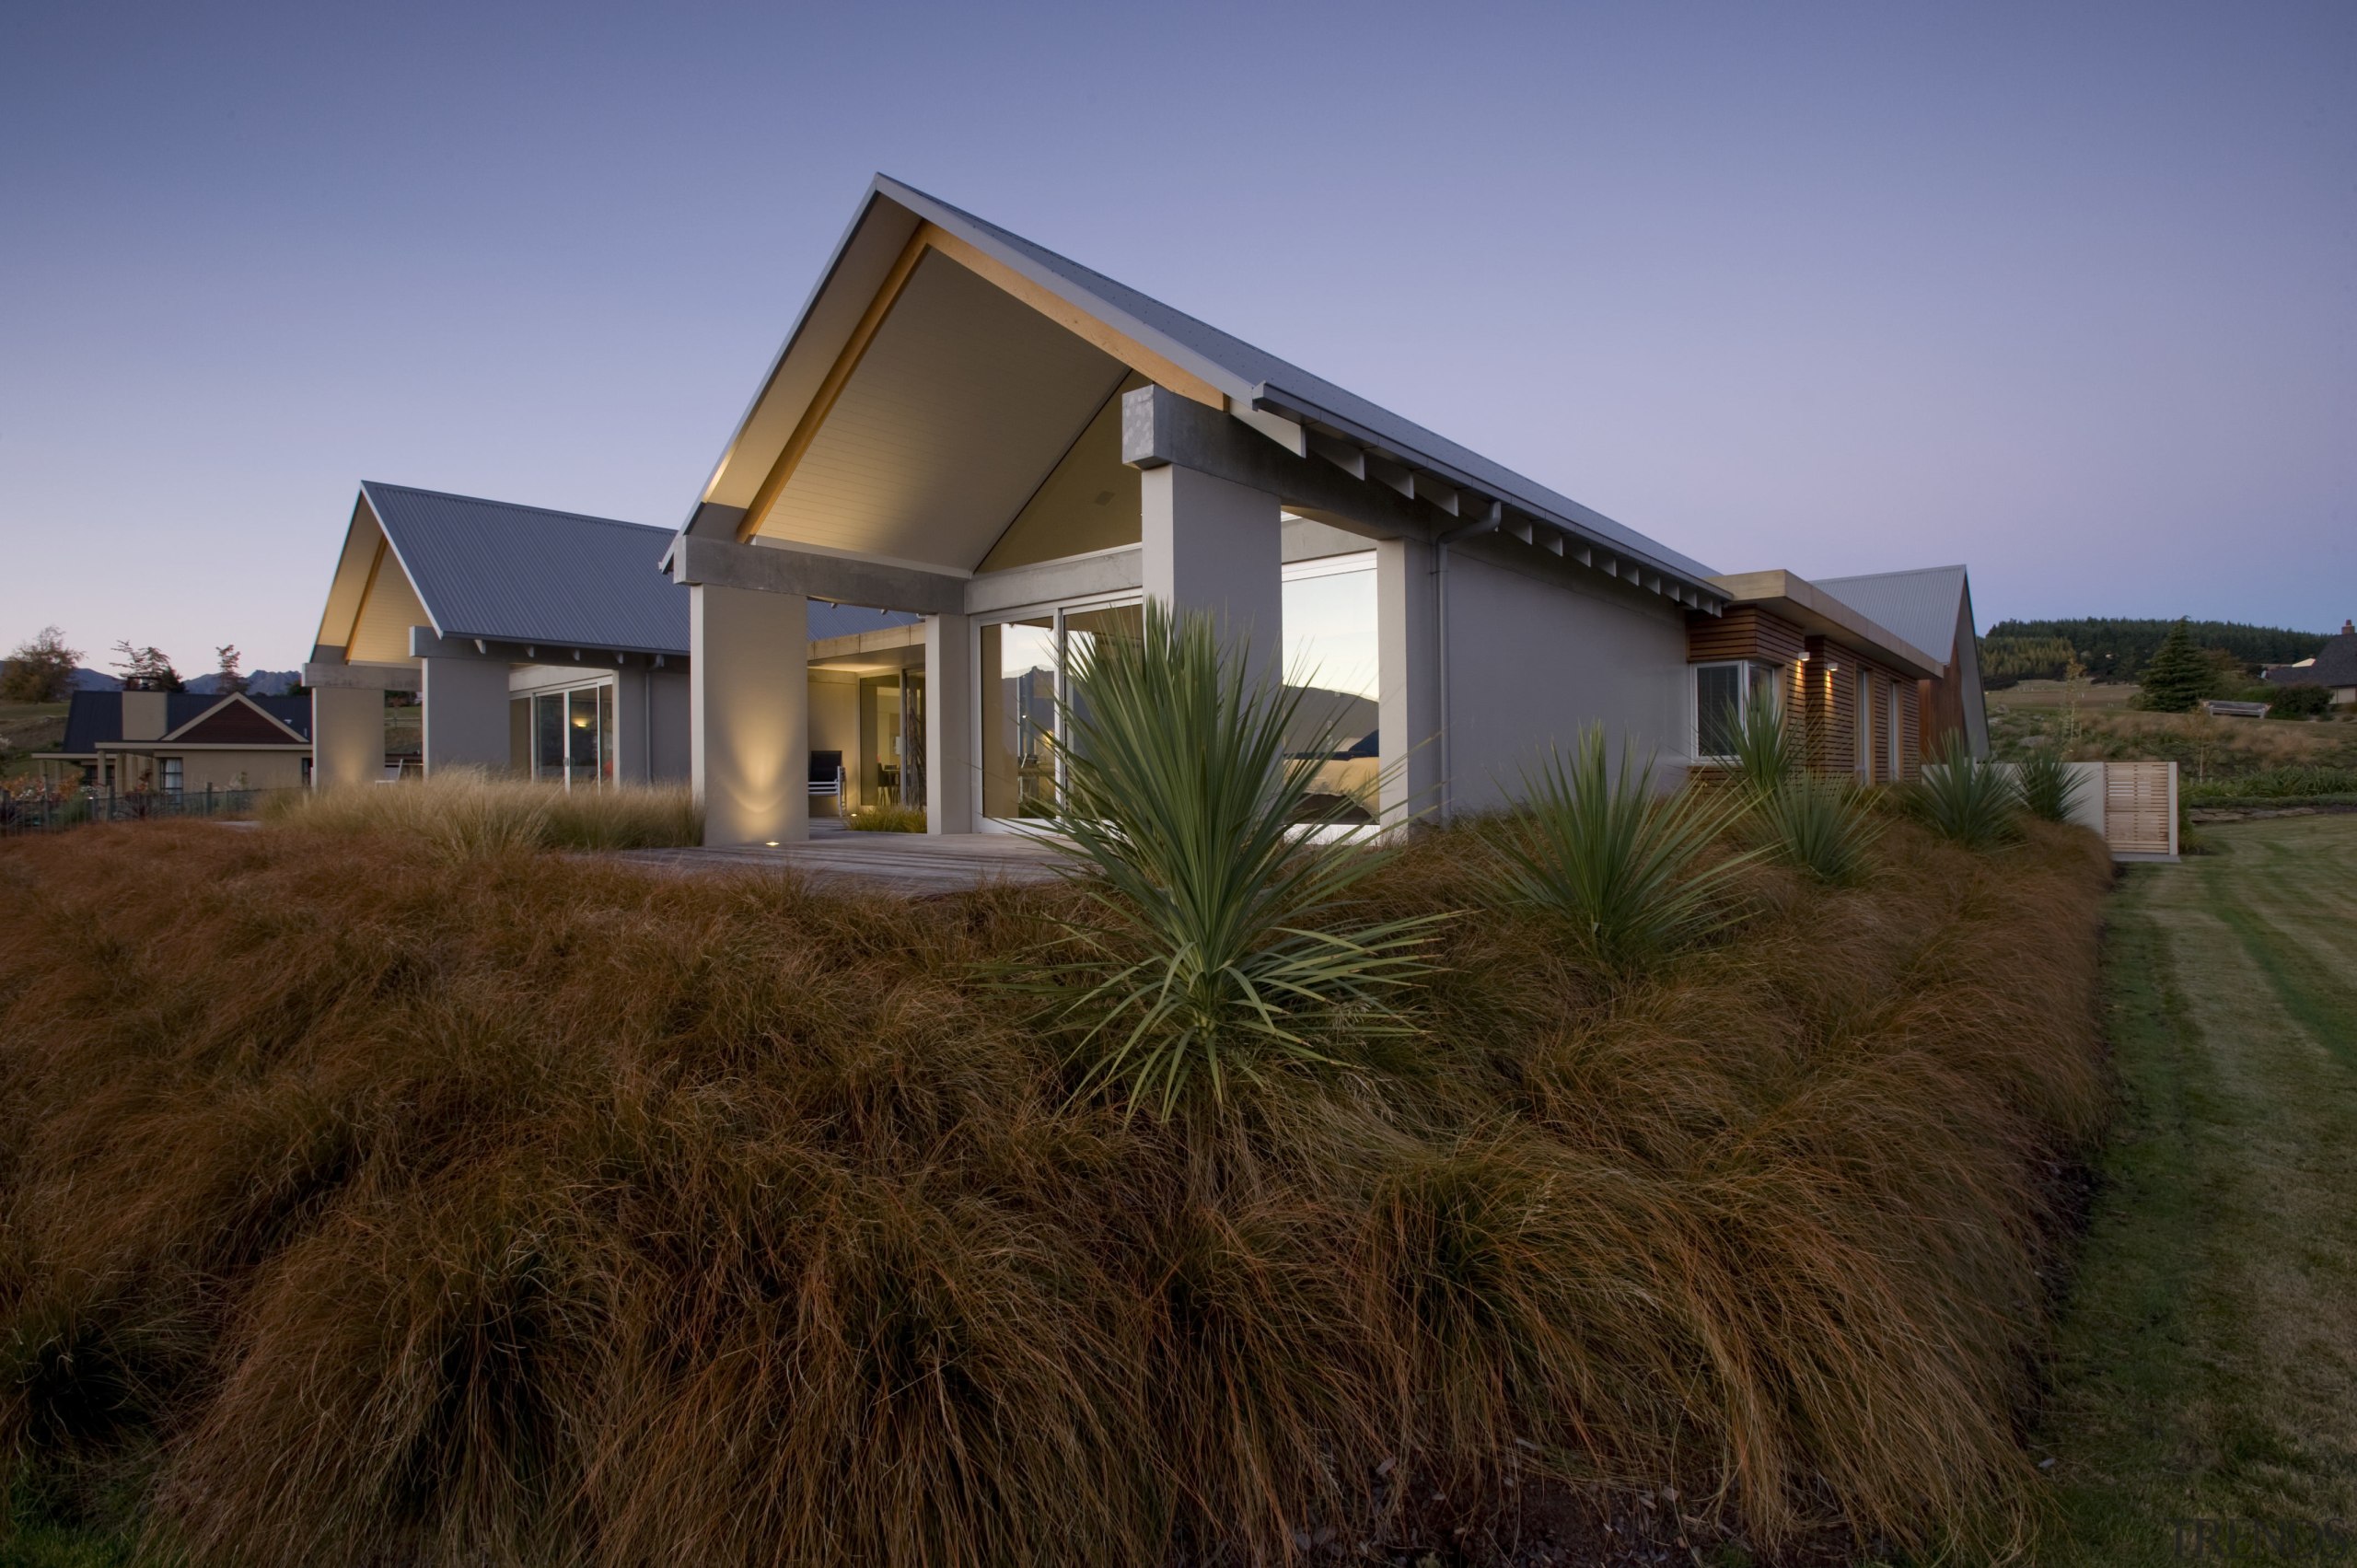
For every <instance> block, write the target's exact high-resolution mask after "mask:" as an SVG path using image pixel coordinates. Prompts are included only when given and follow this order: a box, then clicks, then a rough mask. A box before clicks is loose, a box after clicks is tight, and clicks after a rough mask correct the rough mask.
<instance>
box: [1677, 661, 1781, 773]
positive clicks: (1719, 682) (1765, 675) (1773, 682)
mask: <svg viewBox="0 0 2357 1568" xmlns="http://www.w3.org/2000/svg"><path fill="white" fill-rule="evenodd" d="M1783 684H1784V682H1783V667H1782V666H1781V665H1773V664H1754V663H1750V662H1748V661H1746V662H1743V663H1736V664H1698V665H1696V666H1695V667H1694V760H1695V761H1698V762H1728V761H1734V760H1735V749H1736V736H1738V735H1739V734H1741V733H1742V730H1743V724H1744V721H1745V719H1746V718H1747V717H1748V716H1749V714H1752V713H1753V712H1755V711H1757V710H1758V709H1759V708H1760V707H1761V706H1762V705H1763V704H1764V705H1765V707H1766V709H1767V711H1768V712H1770V713H1781V712H1782V709H1783Z"/></svg>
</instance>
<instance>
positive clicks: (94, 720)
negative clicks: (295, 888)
mask: <svg viewBox="0 0 2357 1568" xmlns="http://www.w3.org/2000/svg"><path fill="white" fill-rule="evenodd" d="M33 761H36V762H38V763H39V764H40V765H41V778H42V782H43V783H44V784H48V785H49V786H50V787H52V789H55V788H63V787H64V786H67V785H70V784H75V783H79V784H84V785H86V786H87V787H89V788H92V789H111V790H114V791H116V792H117V793H120V794H131V793H134V792H139V791H154V792H157V793H160V794H168V795H178V794H180V793H183V792H185V791H190V790H205V789H220V790H232V789H291V788H295V787H297V786H299V785H302V784H308V783H310V780H311V700H310V699H309V698H308V697H255V696H248V695H246V694H244V693H242V692H237V693H227V692H201V691H76V692H75V693H74V698H73V703H72V705H71V706H70V707H69V708H68V709H67V710H66V714H65V737H64V739H63V740H61V741H60V742H59V743H58V747H57V749H56V750H54V751H36V752H34V753H33Z"/></svg>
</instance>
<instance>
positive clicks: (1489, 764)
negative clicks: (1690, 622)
mask: <svg viewBox="0 0 2357 1568" xmlns="http://www.w3.org/2000/svg"><path fill="white" fill-rule="evenodd" d="M1447 591H1448V642H1449V656H1448V683H1449V691H1448V696H1447V713H1448V726H1449V740H1448V763H1449V770H1450V772H1452V773H1453V774H1454V775H1455V780H1454V785H1453V787H1452V789H1451V791H1450V795H1451V800H1452V805H1453V807H1454V809H1456V810H1457V811H1481V810H1488V809H1492V808H1494V807H1500V806H1503V805H1504V804H1506V803H1507V802H1508V801H1509V800H1510V799H1512V798H1514V797H1515V796H1518V795H1519V794H1520V793H1521V771H1522V770H1523V769H1524V768H1526V767H1527V766H1529V765H1530V764H1531V763H1532V762H1533V761H1536V760H1537V759H1538V757H1539V755H1540V754H1541V753H1543V752H1544V751H1545V749H1547V748H1548V747H1549V746H1550V745H1553V746H1556V747H1559V748H1563V749H1568V748H1569V747H1570V746H1571V744H1572V743H1573V740H1574V739H1576V738H1577V737H1578V735H1579V732H1580V730H1581V728H1582V727H1583V726H1586V725H1589V724H1597V723H1600V724H1602V725H1603V726H1604V728H1605V733H1606V735H1607V737H1608V739H1609V741H1610V744H1611V748H1612V751H1613V755H1614V756H1615V757H1616V759H1617V758H1618V756H1619V755H1620V751H1621V749H1623V748H1624V747H1626V746H1630V745H1633V746H1635V747H1636V748H1637V752H1638V755H1639V756H1640V757H1642V756H1643V755H1644V754H1645V753H1647V752H1653V753H1655V755H1656V761H1655V779H1656V782H1657V783H1659V784H1662V785H1663V786H1665V787H1666V786H1669V785H1674V784H1677V783H1678V782H1679V781H1681V780H1682V779H1683V778H1684V777H1685V761H1686V757H1685V752H1686V744H1687V730H1688V726H1689V720H1688V713H1687V710H1688V706H1689V695H1688V676H1687V665H1686V618H1685V614H1684V612H1683V611H1682V610H1679V609H1678V607H1677V606H1675V605H1671V604H1668V603H1666V602H1665V601H1663V600H1660V599H1651V598H1646V597H1644V596H1640V595H1637V594H1636V593H1634V592H1633V591H1632V592H1631V593H1629V594H1628V595H1626V596H1622V595H1618V594H1615V593H1614V592H1613V591H1612V590H1611V589H1610V588H1609V587H1607V586H1604V585H1599V586H1598V587H1597V588H1596V589H1594V590H1590V589H1587V588H1585V587H1580V586H1570V585H1565V584H1562V583H1558V582H1553V581H1541V580H1539V579H1538V578H1534V577H1529V576H1525V575H1522V574H1520V573H1517V572H1515V571H1512V570H1510V569H1508V568H1505V567H1503V566H1500V565H1497V564H1494V563H1490V562H1486V561H1482V560H1480V559H1478V558H1475V557H1472V556H1470V555H1469V554H1466V553H1464V552H1457V553H1455V554H1454V555H1453V557H1452V559H1451V561H1450V563H1449V567H1448V589H1447Z"/></svg>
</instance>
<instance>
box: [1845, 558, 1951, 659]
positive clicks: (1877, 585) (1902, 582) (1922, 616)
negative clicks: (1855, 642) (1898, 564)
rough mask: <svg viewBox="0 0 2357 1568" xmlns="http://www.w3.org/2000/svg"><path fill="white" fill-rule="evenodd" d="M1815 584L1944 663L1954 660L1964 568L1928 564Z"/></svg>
mask: <svg viewBox="0 0 2357 1568" xmlns="http://www.w3.org/2000/svg"><path fill="white" fill-rule="evenodd" d="M1817 587H1820V588H1823V589H1824V590H1825V591H1826V592H1827V593H1829V594H1831V595H1832V596H1833V597H1834V598H1838V599H1840V601H1841V602H1842V603H1844V604H1846V605H1849V606H1850V607H1851V608H1852V609H1853V610H1857V611H1858V612H1859V613H1860V614H1861V615H1864V616H1865V617H1866V618H1867V619H1868V620H1869V621H1875V622H1876V623H1878V624H1880V625H1884V626H1887V627H1889V628H1890V629H1891V630H1892V631H1894V632H1896V633H1898V634H1899V635H1900V636H1902V637H1904V638H1906V639H1907V640H1908V641H1909V642H1910V643H1912V644H1914V645H1916V646H1917V647H1919V648H1922V650H1923V651H1924V652H1926V653H1928V654H1933V655H1935V656H1937V657H1938V658H1939V660H1940V662H1941V663H1942V664H1943V665H1945V664H1947V663H1949V662H1950V661H1952V660H1953V659H1954V658H1955V657H1956V629H1957V626H1958V624H1959V621H1958V618H1959V617H1960V616H1961V615H1962V613H1963V611H1964V607H1965V603H1966V595H1967V594H1968V592H1969V588H1968V584H1967V579H1966V575H1965V570H1964V568H1963V567H1961V566H1924V567H1921V568H1918V569H1917V570H1914V571H1910V572H1875V573H1873V574H1871V575H1867V576H1863V577H1819V578H1817Z"/></svg>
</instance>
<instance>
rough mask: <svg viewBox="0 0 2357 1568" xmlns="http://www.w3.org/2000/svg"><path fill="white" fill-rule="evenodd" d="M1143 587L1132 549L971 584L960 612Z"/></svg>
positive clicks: (1141, 564) (1140, 560)
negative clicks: (963, 609) (963, 608)
mask: <svg viewBox="0 0 2357 1568" xmlns="http://www.w3.org/2000/svg"><path fill="white" fill-rule="evenodd" d="M1214 417H1217V416H1214ZM1263 444H1264V445H1265V443H1263ZM1144 584H1145V550H1144V546H1142V545H1134V544H1133V545H1130V546H1127V547H1125V548H1123V549H1120V550H1100V551H1098V552H1096V553H1095V554H1093V555H1075V556H1071V557H1068V558H1066V559H1064V560H1062V561H1042V562H1040V563H1038V564H1037V565H1032V566H1012V567H1009V568H1008V569H1007V570H1005V571H1004V572H992V573H989V574H987V575H983V576H980V577H976V578H973V579H972V580H970V582H968V583H967V585H966V601H965V608H966V613H967V614H969V615H989V614H993V613H994V612H996V611H998V610H1014V609H1016V608H1017V607H1018V606H1021V605H1027V604H1046V603H1049V602H1051V601H1054V602H1058V603H1062V602H1063V601H1065V600H1068V599H1076V598H1088V597H1090V596H1091V595H1094V594H1118V593H1135V592H1136V591H1137V590H1138V589H1139V588H1140V587H1144Z"/></svg>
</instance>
